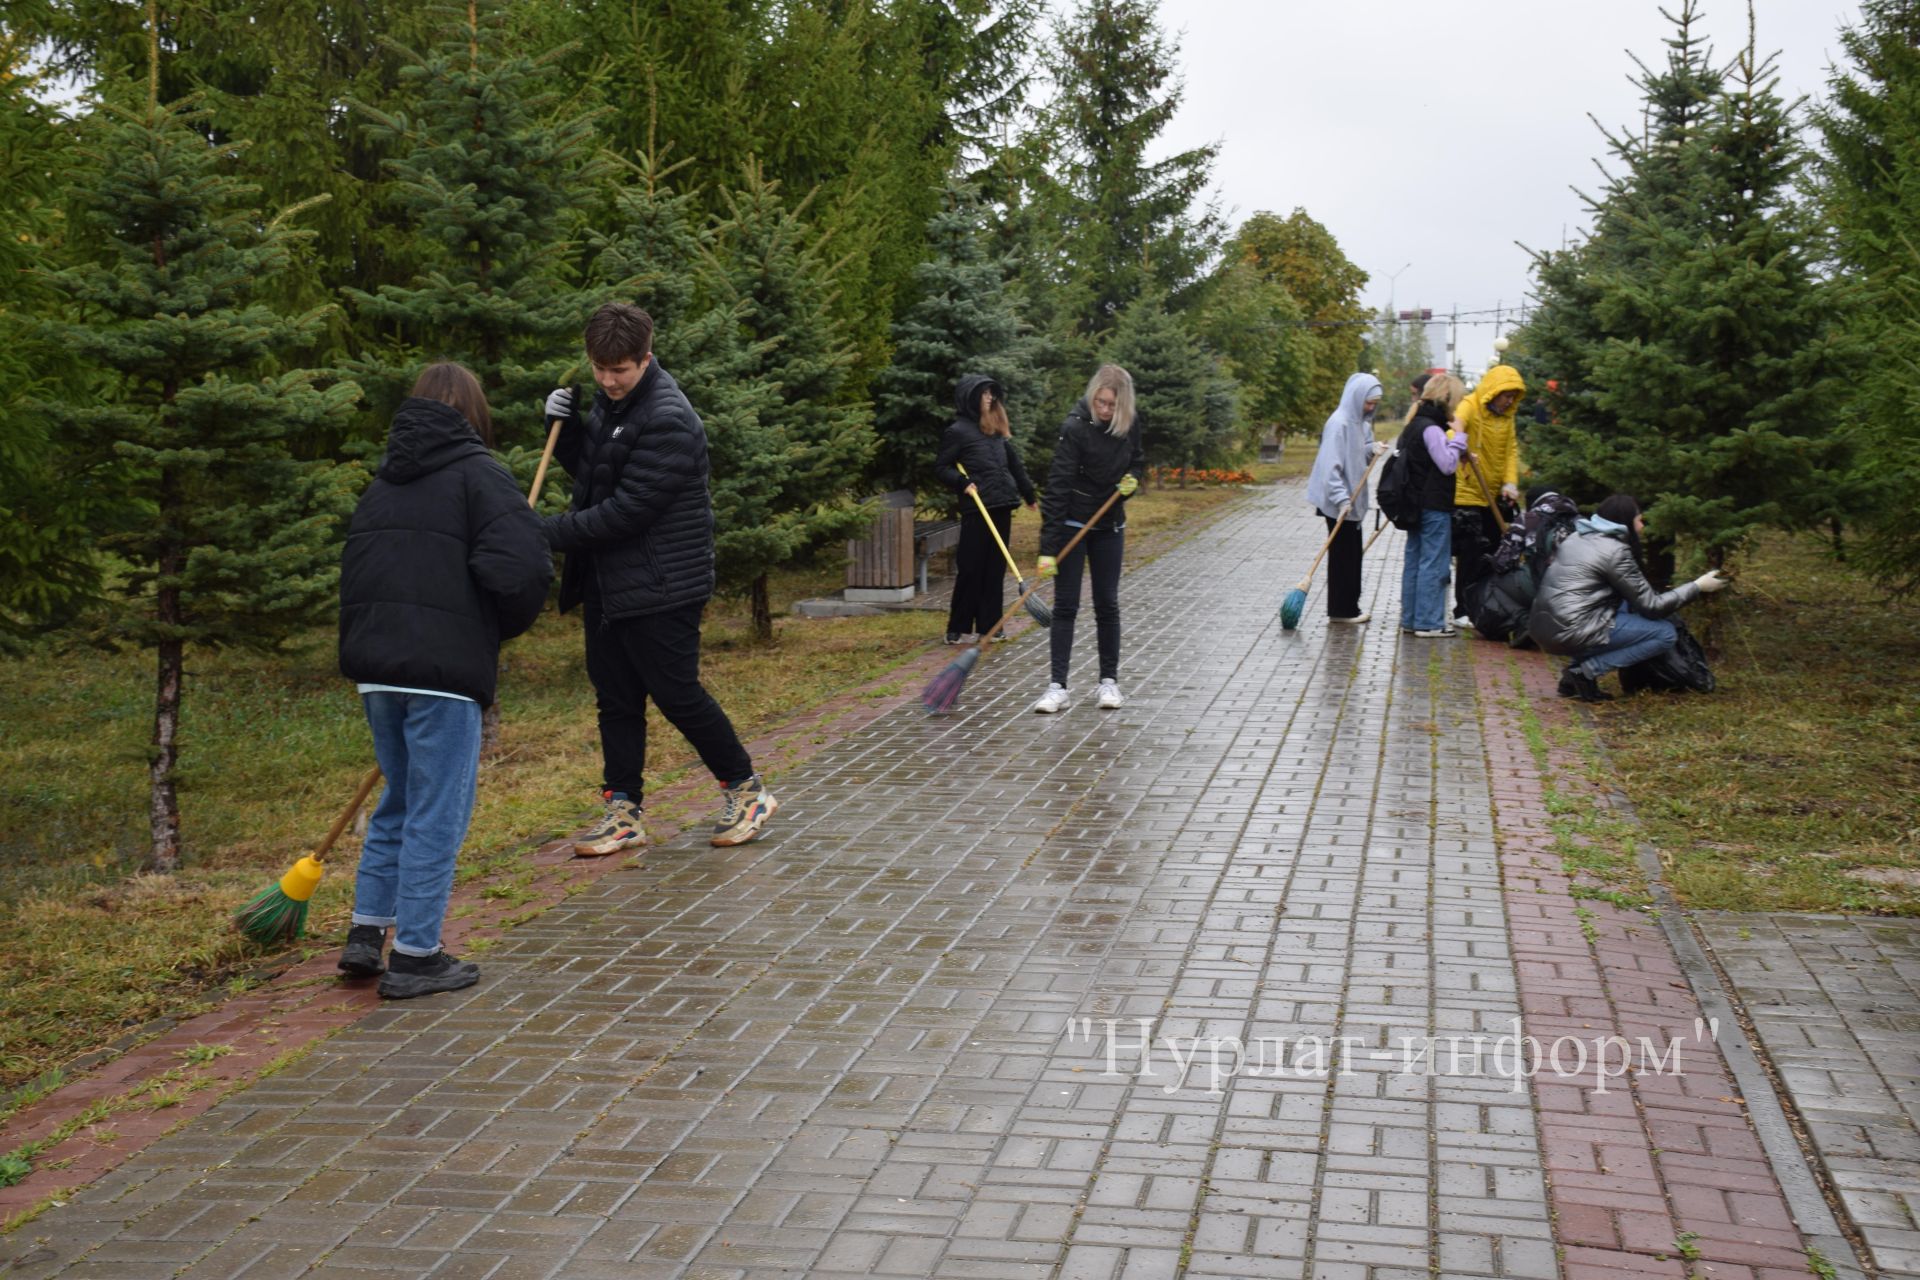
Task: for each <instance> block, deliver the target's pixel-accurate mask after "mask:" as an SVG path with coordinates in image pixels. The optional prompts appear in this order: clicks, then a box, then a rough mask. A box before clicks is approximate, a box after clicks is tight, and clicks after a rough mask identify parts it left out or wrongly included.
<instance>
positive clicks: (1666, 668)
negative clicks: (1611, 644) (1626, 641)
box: [1620, 618, 1713, 693]
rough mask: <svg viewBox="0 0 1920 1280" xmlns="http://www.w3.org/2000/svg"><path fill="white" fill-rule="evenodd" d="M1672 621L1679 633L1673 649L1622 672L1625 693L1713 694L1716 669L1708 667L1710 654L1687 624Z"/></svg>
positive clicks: (1622, 687) (1622, 685) (1622, 669)
mask: <svg viewBox="0 0 1920 1280" xmlns="http://www.w3.org/2000/svg"><path fill="white" fill-rule="evenodd" d="M1669 621H1671V622H1672V623H1673V629H1674V630H1675V631H1676V632H1678V633H1679V634H1678V635H1677V636H1676V637H1675V639H1674V642H1673V648H1671V649H1669V650H1667V651H1666V652H1665V653H1663V654H1661V655H1660V656H1659V657H1657V658H1648V659H1647V660H1646V661H1645V662H1636V663H1634V664H1633V665H1632V666H1630V667H1623V668H1621V671H1620V689H1621V691H1622V692H1624V693H1638V692H1640V690H1642V689H1648V690H1652V691H1653V692H1656V693H1672V692H1676V691H1678V690H1681V689H1690V690H1692V691H1693V692H1694V693H1712V692H1713V668H1711V667H1709V666H1708V665H1707V652H1706V650H1704V649H1702V648H1701V647H1700V642H1699V641H1698V640H1696V639H1694V638H1693V632H1691V631H1689V630H1687V624H1686V623H1685V622H1683V621H1681V620H1680V619H1679V618H1672V619H1669Z"/></svg>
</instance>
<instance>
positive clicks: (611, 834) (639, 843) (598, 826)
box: [573, 791, 647, 858]
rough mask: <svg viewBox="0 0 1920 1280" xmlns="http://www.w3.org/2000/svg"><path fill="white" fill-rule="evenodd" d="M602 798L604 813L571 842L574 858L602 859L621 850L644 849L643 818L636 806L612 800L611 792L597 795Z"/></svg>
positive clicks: (644, 832)
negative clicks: (604, 802) (605, 806)
mask: <svg viewBox="0 0 1920 1280" xmlns="http://www.w3.org/2000/svg"><path fill="white" fill-rule="evenodd" d="M600 794H601V795H602V796H604V797H605V798H606V802H607V812H606V814H605V815H604V816H603V817H602V818H601V819H600V821H599V822H597V823H595V824H594V826H593V827H592V828H591V829H589V830H587V831H584V832H582V833H581V835H580V838H579V839H578V840H575V841H574V842H573V852H574V856H575V857H580V858H604V857H606V856H607V855H608V854H613V853H618V852H620V851H621V850H622V849H641V848H645V847H646V843H647V828H646V826H645V818H646V815H645V814H643V813H642V812H641V810H640V806H639V805H637V804H635V803H634V802H633V801H631V800H615V799H614V798H613V792H611V791H603V792H601V793H600Z"/></svg>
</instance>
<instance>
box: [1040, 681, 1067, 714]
mask: <svg viewBox="0 0 1920 1280" xmlns="http://www.w3.org/2000/svg"><path fill="white" fill-rule="evenodd" d="M1072 705H1073V698H1072V697H1071V696H1069V695H1068V693H1067V688H1066V686H1065V685H1059V684H1050V685H1048V686H1047V691H1046V692H1045V693H1043V694H1041V695H1040V700H1039V701H1038V702H1036V703H1034V704H1033V709H1034V710H1035V711H1037V712H1039V713H1040V714H1041V715H1043V716H1050V715H1052V714H1053V713H1054V712H1056V711H1065V710H1066V709H1067V708H1068V707H1070V706H1072Z"/></svg>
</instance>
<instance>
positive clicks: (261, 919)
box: [233, 765, 380, 947]
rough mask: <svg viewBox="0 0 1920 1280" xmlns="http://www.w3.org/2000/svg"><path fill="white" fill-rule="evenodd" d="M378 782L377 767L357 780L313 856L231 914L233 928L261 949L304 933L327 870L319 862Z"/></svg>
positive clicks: (298, 864) (279, 943)
mask: <svg viewBox="0 0 1920 1280" xmlns="http://www.w3.org/2000/svg"><path fill="white" fill-rule="evenodd" d="M379 781H380V766H379V765H375V766H373V768H372V769H370V770H368V771H367V776H366V777H364V778H362V779H360V789H359V790H358V791H356V792H354V793H353V801H352V803H350V804H349V805H347V807H346V808H345V809H343V810H341V812H340V816H339V817H337V818H335V819H334V820H333V825H332V826H331V827H329V828H327V834H326V838H325V839H323V840H321V841H320V844H319V846H318V847H317V848H315V849H314V851H313V852H312V853H310V854H308V855H306V856H305V857H304V858H301V859H300V860H299V861H298V862H296V863H294V864H293V866H292V868H290V869H289V870H288V871H287V874H285V875H283V876H281V877H280V879H279V881H278V882H277V883H275V884H273V885H270V886H268V887H267V888H266V889H263V890H261V892H260V893H259V894H257V895H256V896H255V897H254V899H253V901H251V902H249V903H247V905H246V906H244V907H242V908H240V909H239V910H238V911H236V912H234V913H233V927H234V928H236V929H238V930H239V931H240V932H241V933H244V934H246V935H247V937H248V938H249V939H251V940H252V941H254V942H257V943H259V944H260V945H261V946H263V947H270V946H275V945H280V946H284V945H286V944H287V943H289V942H292V941H294V940H295V939H297V938H298V937H299V936H300V935H301V934H303V933H305V932H306V930H307V905H308V903H310V902H311V901H312V900H313V891H314V890H315V889H318V888H319V887H320V877H321V876H322V875H323V874H325V871H326V868H324V867H323V866H321V863H322V862H324V861H325V860H326V856H327V851H328V850H329V849H331V848H333V842H334V841H336V840H338V839H339V838H340V833H341V832H342V831H345V830H346V829H347V824H348V823H349V822H352V821H353V815H354V814H356V813H358V812H360V806H361V805H363V804H365V803H366V802H367V797H368V796H369V795H371V794H373V789H374V787H375V786H376V785H377V784H378V783H379Z"/></svg>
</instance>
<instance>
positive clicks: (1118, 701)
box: [1094, 680, 1127, 711]
mask: <svg viewBox="0 0 1920 1280" xmlns="http://www.w3.org/2000/svg"><path fill="white" fill-rule="evenodd" d="M1094 702H1095V705H1096V706H1098V707H1099V708H1100V709H1101V710H1102V711H1118V710H1119V709H1120V708H1122V707H1124V706H1126V705H1127V699H1126V697H1125V695H1123V694H1122V693H1121V692H1120V686H1119V684H1118V683H1116V682H1115V681H1112V680H1102V681H1101V682H1100V694H1099V697H1098V698H1096V699H1095V700H1094Z"/></svg>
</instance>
